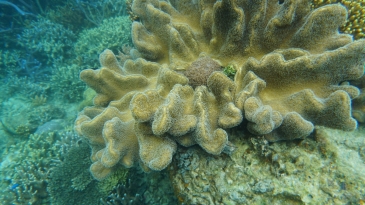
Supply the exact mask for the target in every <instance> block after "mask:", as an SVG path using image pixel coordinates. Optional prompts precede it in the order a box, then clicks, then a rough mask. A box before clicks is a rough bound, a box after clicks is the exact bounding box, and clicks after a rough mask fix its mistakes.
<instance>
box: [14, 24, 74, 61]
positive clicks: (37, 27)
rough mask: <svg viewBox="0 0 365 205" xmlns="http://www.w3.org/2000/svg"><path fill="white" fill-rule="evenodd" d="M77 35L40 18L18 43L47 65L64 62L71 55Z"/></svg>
mask: <svg viewBox="0 0 365 205" xmlns="http://www.w3.org/2000/svg"><path fill="white" fill-rule="evenodd" d="M75 38H76V36H75V34H74V33H73V32H72V31H70V30H68V29H66V28H65V27H63V26H62V25H61V24H57V23H53V22H51V21H49V20H47V19H45V18H42V17H40V18H39V19H38V20H37V21H32V22H31V23H30V26H29V28H27V29H24V31H23V33H22V34H21V36H20V38H19V41H18V43H19V44H20V45H21V46H23V47H24V48H26V49H27V50H29V52H31V53H32V54H34V56H35V57H37V58H38V59H39V60H41V61H42V62H47V64H54V62H57V61H60V60H63V58H67V57H69V56H70V54H71V51H72V50H71V49H72V48H73V44H74V42H73V40H74V39H75Z"/></svg>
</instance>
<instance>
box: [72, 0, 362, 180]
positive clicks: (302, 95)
mask: <svg viewBox="0 0 365 205" xmlns="http://www.w3.org/2000/svg"><path fill="white" fill-rule="evenodd" d="M131 8H132V12H133V14H134V15H135V16H138V17H139V19H140V21H135V22H133V26H132V37H133V42H134V46H135V47H136V49H132V50H131V51H130V52H131V53H134V54H135V55H134V56H140V57H142V58H136V59H134V60H126V61H125V63H124V65H123V66H122V65H119V63H118V61H117V60H116V57H115V56H114V54H113V53H112V52H111V51H110V50H105V51H104V52H103V53H102V54H101V55H100V63H101V66H102V67H101V68H100V69H99V70H96V71H94V70H84V71H82V73H81V75H80V77H81V79H82V80H83V81H85V82H86V83H87V84H88V85H89V86H90V87H91V88H93V89H94V90H95V91H96V92H97V96H96V97H95V98H94V106H93V107H88V108H85V109H84V110H83V111H82V112H81V113H80V114H79V116H78V118H77V120H76V123H75V127H76V130H77V131H78V133H79V134H80V135H82V136H84V137H85V138H86V139H87V140H88V141H89V144H90V146H91V147H92V150H93V153H92V160H93V161H94V163H93V165H92V166H91V172H92V173H93V175H94V177H95V178H97V179H103V178H105V177H106V176H107V175H108V174H109V173H110V172H112V171H113V170H114V169H115V168H116V167H117V164H123V165H124V166H126V167H130V166H134V165H136V164H137V162H138V163H139V164H140V165H141V166H142V168H143V169H144V170H145V171H148V170H150V169H152V170H161V169H164V168H165V167H166V166H168V165H169V164H170V163H171V160H172V156H173V155H174V153H175V151H176V147H177V143H178V144H180V145H183V146H191V145H194V144H197V145H199V146H200V147H202V148H203V149H204V150H205V151H206V152H208V153H210V154H215V155H217V154H220V153H221V152H222V151H223V150H224V148H226V147H227V146H228V143H229V141H228V135H227V132H226V131H225V129H229V128H233V127H236V126H238V125H240V124H241V122H242V121H243V120H245V121H246V122H247V123H245V124H247V126H248V127H247V129H248V130H249V131H250V132H251V133H253V134H257V135H263V136H264V137H265V138H266V139H268V140H270V141H277V140H285V139H296V138H304V137H306V136H308V135H309V134H310V133H311V132H312V131H313V129H314V125H324V126H328V127H333V128H339V129H344V130H352V129H354V128H355V127H356V121H355V120H354V119H353V118H352V117H351V107H350V103H351V99H352V98H354V97H356V96H358V95H359V90H358V89H357V88H355V87H353V86H350V85H346V84H341V83H342V82H344V81H347V80H352V79H357V78H359V77H360V76H361V75H362V74H363V68H362V64H363V62H364V59H365V54H364V50H363V49H364V47H365V40H358V41H353V40H352V37H351V36H350V35H347V34H339V33H338V28H339V27H340V25H342V24H343V23H344V22H345V21H346V17H347V11H346V9H345V7H343V6H341V5H338V4H334V5H326V6H322V7H320V8H318V9H314V10H311V8H310V2H309V1H306V0H300V1H298V0H287V1H284V2H283V3H278V2H277V1H256V2H255V3H252V2H249V1H235V0H222V1H203V0H198V1H190V0H179V1H178V0H170V1H169V2H167V1H157V0H134V1H133V3H132V6H131ZM201 57H209V58H210V59H212V61H214V62H215V63H213V64H214V65H213V64H211V65H213V66H215V64H216V65H220V66H221V65H232V66H233V67H235V68H237V73H236V75H235V77H234V81H232V80H231V79H230V78H228V77H227V76H226V75H225V74H224V73H223V72H221V71H215V72H213V71H214V70H217V69H211V68H210V67H209V68H208V69H207V70H209V72H207V73H205V74H202V75H204V76H205V75H209V77H208V78H207V80H206V81H202V82H203V83H200V84H199V83H198V84H196V85H195V84H194V86H195V87H194V88H193V87H192V86H191V85H190V82H189V81H190V80H191V79H193V78H191V77H187V76H185V75H184V73H188V71H189V70H190V69H194V68H197V67H196V64H194V63H196V62H199V63H201V62H203V61H200V60H201V59H200V58H201ZM199 59H200V60H199ZM212 61H211V60H209V61H207V62H212ZM208 64H209V63H206V66H210V65H208ZM199 67H200V68H204V65H203V66H202V67H201V66H199ZM215 67H218V66H215ZM204 69H205V68H204ZM190 71H192V70H190ZM194 72H195V71H194ZM194 72H192V73H194ZM204 78H205V77H204Z"/></svg>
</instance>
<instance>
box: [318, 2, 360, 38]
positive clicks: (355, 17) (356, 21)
mask: <svg viewBox="0 0 365 205" xmlns="http://www.w3.org/2000/svg"><path fill="white" fill-rule="evenodd" d="M333 3H341V4H342V5H344V6H346V8H347V10H348V19H347V21H346V22H345V23H344V24H343V25H342V26H341V28H340V30H341V32H342V33H347V34H351V35H353V36H354V39H360V38H364V37H365V1H364V0H355V1H354V0H313V2H312V8H318V7H320V6H324V5H327V4H333Z"/></svg>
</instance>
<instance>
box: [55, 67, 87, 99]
mask: <svg viewBox="0 0 365 205" xmlns="http://www.w3.org/2000/svg"><path fill="white" fill-rule="evenodd" d="M79 72H80V67H79V66H77V65H75V64H73V65H71V66H61V67H58V68H56V69H53V72H52V76H51V83H52V85H53V86H52V88H51V90H52V91H53V93H54V94H55V95H56V96H57V97H59V98H61V99H62V100H65V101H67V102H79V101H81V100H82V97H83V96H82V93H83V92H84V90H85V85H84V84H83V83H82V81H80V79H79Z"/></svg>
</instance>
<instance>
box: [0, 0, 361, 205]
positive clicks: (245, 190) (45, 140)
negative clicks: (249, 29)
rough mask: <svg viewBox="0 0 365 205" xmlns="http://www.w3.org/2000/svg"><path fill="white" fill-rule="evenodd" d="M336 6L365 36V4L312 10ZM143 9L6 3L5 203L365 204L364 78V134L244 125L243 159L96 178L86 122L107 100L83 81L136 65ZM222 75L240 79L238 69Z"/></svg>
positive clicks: (185, 159)
mask: <svg viewBox="0 0 365 205" xmlns="http://www.w3.org/2000/svg"><path fill="white" fill-rule="evenodd" d="M136 1H137V0H136ZM151 2H158V1H151ZM166 2H169V1H168V0H167V1H166ZM192 2H196V1H192ZM207 2H208V1H207ZM210 2H215V1H210ZM217 2H218V1H217ZM250 2H251V1H250ZM252 2H253V1H252ZM280 2H281V1H278V3H280ZM336 3H340V4H341V5H343V6H345V7H346V8H347V9H348V16H347V21H346V23H345V24H343V26H341V27H340V28H339V30H340V33H346V34H350V35H352V36H353V39H354V40H359V39H362V38H364V37H365V31H364V32H363V30H362V29H365V23H364V22H365V3H363V1H360V0H358V1H316V0H313V1H312V3H311V4H312V7H311V9H313V10H314V9H317V8H319V7H322V6H325V5H327V4H336ZM132 4H133V0H64V1H58V0H27V1H26V0H0V36H1V37H0V80H1V82H0V89H1V95H0V120H1V124H0V204H4V205H11V204H17V205H18V204H21V205H26V204H36V205H38V204H60V205H71V204H72V205H77V204H80V205H81V204H91V205H93V204H113V205H119V204H148V205H149V204H151V205H152V204H156V205H157V204H158V205H163V204H166V205H174V204H225V205H226V204H227V205H228V204H365V128H364V125H365V124H364V123H365V78H364V77H362V78H360V79H357V80H353V81H349V82H346V83H348V84H351V85H353V86H356V87H357V88H358V89H359V90H360V94H359V96H358V97H356V98H354V99H352V105H351V106H352V115H353V117H354V118H355V119H356V120H357V123H358V125H357V128H356V129H355V130H354V131H347V132H346V131H341V130H337V129H330V128H326V127H322V126H317V127H315V131H314V132H313V133H311V135H310V136H308V137H306V138H304V139H296V140H289V141H279V142H274V143H272V142H269V141H268V140H266V139H265V138H264V137H261V136H259V137H253V136H252V135H251V134H250V133H249V132H248V131H247V129H246V128H245V127H244V126H243V125H242V126H241V125H239V126H237V127H238V128H237V129H233V128H232V129H231V128H230V129H227V133H228V134H229V139H230V141H231V143H232V144H233V145H231V146H232V147H233V148H232V152H230V151H227V152H224V151H223V153H221V154H220V155H211V154H209V153H207V152H204V150H202V149H201V147H199V146H192V147H183V146H180V145H179V146H178V148H177V151H176V153H175V155H174V157H173V159H172V163H171V164H169V166H168V167H167V168H166V169H163V170H162V171H151V172H149V173H145V172H144V170H142V169H141V168H140V167H139V166H134V167H132V168H125V167H123V166H120V167H118V169H116V170H113V172H112V173H111V174H109V175H108V176H107V177H106V178H103V179H102V180H96V179H95V178H96V177H94V176H93V175H92V173H90V166H91V165H92V163H93V161H92V160H91V157H90V153H92V150H91V148H90V146H89V145H88V143H89V142H88V140H87V139H86V138H84V137H81V136H79V134H78V133H77V132H76V131H75V130H74V126H75V125H74V124H75V120H76V118H77V116H78V113H79V112H81V111H82V110H83V109H84V108H85V107H87V106H92V105H93V99H94V97H95V96H96V95H97V93H96V92H95V91H94V90H93V89H91V88H90V87H88V86H87V85H86V84H85V82H83V81H82V80H80V77H79V76H80V72H81V71H82V70H85V69H92V70H97V69H99V68H100V63H99V54H101V53H102V52H103V51H104V50H105V49H110V50H111V51H112V52H113V53H114V54H115V55H116V57H117V60H118V62H119V63H120V64H121V65H122V64H123V63H124V62H126V60H128V59H129V60H130V59H133V60H135V58H134V57H133V56H132V57H131V56H130V55H129V54H130V53H133V52H131V51H132V50H133V49H134V48H135V45H134V44H133V42H132V34H131V27H132V22H133V21H139V19H138V17H137V16H135V14H134V13H133V12H132V8H131V7H132ZM364 49H365V48H364ZM361 63H362V65H361V66H363V64H364V62H361ZM219 69H220V68H219ZM222 71H223V72H224V74H225V75H226V76H228V77H229V78H231V79H233V78H234V76H235V74H236V70H235V69H234V68H233V67H232V66H230V65H229V66H225V68H222ZM242 124H245V123H242ZM141 166H142V165H141Z"/></svg>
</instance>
